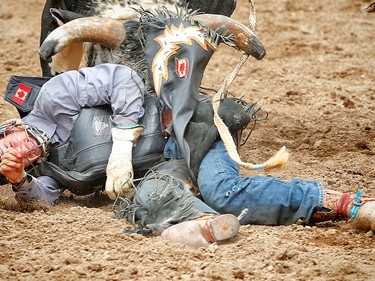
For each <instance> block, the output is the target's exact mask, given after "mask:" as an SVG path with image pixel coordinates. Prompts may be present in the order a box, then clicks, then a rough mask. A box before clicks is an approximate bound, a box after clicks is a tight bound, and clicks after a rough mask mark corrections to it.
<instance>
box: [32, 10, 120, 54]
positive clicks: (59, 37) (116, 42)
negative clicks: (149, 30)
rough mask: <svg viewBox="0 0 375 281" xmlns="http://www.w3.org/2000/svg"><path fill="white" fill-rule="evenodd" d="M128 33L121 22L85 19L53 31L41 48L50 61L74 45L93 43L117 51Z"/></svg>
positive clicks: (40, 50) (104, 19)
mask: <svg viewBox="0 0 375 281" xmlns="http://www.w3.org/2000/svg"><path fill="white" fill-rule="evenodd" d="M125 35H126V31H125V28H124V24H123V22H121V21H118V20H114V19H110V18H101V17H85V18H79V19H75V20H72V21H70V22H68V23H66V24H64V25H62V26H60V27H59V28H56V29H55V30H53V31H52V32H51V33H50V34H49V35H48V36H47V38H46V39H45V40H44V42H43V43H42V45H41V46H40V48H39V54H40V56H41V57H42V58H43V59H48V58H50V57H52V56H53V55H55V54H56V53H58V52H60V51H61V50H62V49H64V48H65V47H67V46H69V45H70V44H73V43H83V42H93V43H99V44H102V45H104V46H106V47H108V48H110V49H116V48H117V47H119V46H120V44H121V42H122V41H123V40H124V39H125Z"/></svg>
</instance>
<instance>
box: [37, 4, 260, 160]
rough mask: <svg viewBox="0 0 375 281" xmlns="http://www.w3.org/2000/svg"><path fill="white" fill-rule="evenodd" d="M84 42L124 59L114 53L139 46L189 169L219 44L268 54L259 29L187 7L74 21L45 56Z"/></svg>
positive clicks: (51, 40)
mask: <svg viewBox="0 0 375 281" xmlns="http://www.w3.org/2000/svg"><path fill="white" fill-rule="evenodd" d="M140 30H141V31H142V32H139V31H140ZM140 34H141V35H143V38H141V37H142V36H141V35H140ZM176 38H177V39H176ZM91 39H92V40H91ZM78 42H81V43H82V42H94V43H96V44H99V45H100V46H104V49H100V51H103V52H104V51H107V52H110V53H111V54H112V58H114V57H117V58H118V56H117V55H116V56H113V52H116V51H118V52H120V53H121V54H122V53H123V52H125V53H126V52H129V48H128V47H126V46H127V45H131V44H135V49H138V52H139V50H140V51H141V53H142V54H141V57H140V58H141V59H140V60H139V61H138V63H140V64H141V65H144V69H146V72H147V75H146V76H145V79H146V82H147V84H148V86H149V87H150V89H151V91H153V92H155V93H156V94H157V95H158V97H160V98H161V99H162V100H163V102H164V103H165V105H166V106H167V107H169V108H170V109H171V111H172V124H171V127H170V128H169V129H170V133H171V134H172V135H173V136H174V137H175V139H176V141H177V143H178V145H179V147H180V148H181V150H182V152H183V155H185V157H186V158H185V160H186V161H187V164H188V165H189V167H190V156H191V155H190V148H189V144H188V143H187V141H186V138H185V136H184V133H185V130H186V127H187V124H188V122H189V120H190V119H191V117H192V115H193V112H194V108H195V105H196V97H197V95H198V89H199V86H200V83H201V80H202V77H203V73H204V70H205V67H206V65H207V63H208V62H209V60H210V58H211V56H212V54H213V53H214V51H215V50H216V49H217V47H218V45H219V44H220V43H225V44H227V45H229V46H231V47H234V48H236V49H238V50H241V51H244V52H245V53H247V54H248V55H251V56H253V57H255V58H256V59H262V58H263V57H264V55H265V49H264V47H263V45H262V44H261V42H260V41H259V39H258V38H257V36H256V35H255V33H254V31H253V30H251V29H250V28H248V27H246V26H245V25H243V24H241V23H239V22H237V21H235V20H233V19H230V18H229V17H226V16H221V15H213V14H197V13H195V12H192V13H191V11H190V12H189V11H187V10H185V9H181V11H180V12H177V13H176V14H173V13H171V12H170V11H169V12H166V11H164V12H162V11H160V10H159V11H157V12H156V13H151V12H143V13H141V17H140V19H136V20H126V21H119V20H113V19H108V18H101V17H83V18H79V19H74V20H72V21H70V22H67V23H66V24H64V25H62V26H60V27H59V28H57V29H56V30H54V31H53V32H51V33H50V34H49V35H48V36H47V38H46V39H45V40H44V42H43V43H42V45H41V47H40V50H39V53H40V55H41V57H42V58H44V59H48V58H51V57H52V56H54V55H55V54H57V53H59V52H60V51H61V50H63V49H64V48H66V47H67V46H69V45H71V44H73V43H74V44H76V43H78ZM144 46H145V49H143V48H142V47H144ZM105 49H107V50H105ZM96 50H98V49H96ZM130 54H133V52H130ZM142 57H143V58H142ZM142 60H143V61H142ZM104 62H113V61H104ZM114 63H118V61H115V62H114ZM90 64H93V65H94V64H95V61H94V60H93V61H92V62H89V64H88V66H90ZM125 64H126V63H125Z"/></svg>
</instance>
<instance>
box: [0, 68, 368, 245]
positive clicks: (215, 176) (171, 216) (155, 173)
mask: <svg viewBox="0 0 375 281" xmlns="http://www.w3.org/2000/svg"><path fill="white" fill-rule="evenodd" d="M103 70H106V71H107V72H108V73H111V75H108V76H105V75H104V74H103V73H104V71H103ZM111 70H112V71H111ZM99 71H102V72H103V73H101V75H100V76H99V75H97V74H98V72H99ZM83 74H85V79H86V80H85V81H87V85H88V86H87V87H88V88H87V90H88V91H87V92H85V95H84V96H82V95H79V96H77V95H76V94H74V93H76V92H80V93H83V91H81V89H80V90H78V89H76V88H74V87H70V88H65V86H66V85H68V84H67V83H69V82H68V81H70V82H71V81H73V80H72V77H76V78H77V77H84V76H83ZM124 76H125V77H128V79H123V78H124ZM99 77H100V78H99ZM115 77H121V78H122V79H123V80H122V81H127V83H126V84H121V85H119V84H118V83H117V82H116V81H114V80H115ZM130 77H131V78H130ZM133 79H134V80H133ZM76 81H78V80H76ZM104 81H111V82H104ZM85 83H86V82H85ZM98 83H99V84H100V85H103V84H102V83H104V85H109V84H111V83H113V84H111V87H113V91H111V90H109V89H111V88H107V89H108V93H104V92H102V91H101V89H103V88H99V87H95V85H96V86H97V85H98ZM70 85H75V84H74V82H72V84H70ZM79 85H82V84H79ZM89 87H94V88H91V89H90V90H89ZM142 87H143V84H142V81H141V79H140V78H139V77H138V76H137V75H136V73H134V72H133V71H131V70H130V69H129V68H127V67H123V66H117V65H101V66H99V67H94V68H92V69H86V68H85V69H82V70H81V71H80V72H76V71H72V72H67V73H65V74H61V75H59V76H57V77H56V78H52V79H51V80H50V81H49V82H47V83H45V85H44V86H43V88H42V89H41V94H40V95H39V96H38V99H37V100H36V102H35V106H34V108H37V109H38V110H34V111H32V112H31V113H30V114H29V115H27V116H26V117H24V118H23V120H22V122H21V123H19V122H16V121H14V120H13V121H12V120H11V121H8V122H5V123H4V125H3V126H2V130H1V139H0V148H1V163H0V172H1V173H2V174H3V175H4V176H6V177H7V178H8V180H9V182H10V183H11V184H12V188H13V191H14V193H15V195H16V197H17V198H19V199H20V200H44V201H46V202H54V201H55V200H57V199H58V198H59V196H60V195H61V194H62V192H63V190H64V188H65V186H66V185H65V183H66V182H67V179H66V177H67V176H66V175H69V173H66V174H64V171H62V170H52V173H53V172H58V173H57V174H56V178H54V177H53V176H51V175H50V172H51V171H50V170H49V169H48V167H49V166H46V164H48V163H49V164H50V165H53V163H50V161H56V160H59V157H58V156H56V153H58V152H59V153H63V152H62V151H59V147H62V148H63V149H64V150H66V149H65V148H66V146H64V144H67V143H69V146H72V147H74V146H75V145H77V144H75V143H74V142H72V141H74V140H76V139H80V140H81V142H82V143H83V144H85V141H84V140H85V138H84V137H83V136H86V137H89V138H90V136H91V138H93V132H91V131H90V130H89V129H88V128H90V127H91V126H89V125H88V124H90V123H88V122H90V121H88V120H98V118H101V117H103V114H104V113H103V111H98V112H95V114H96V115H95V114H94V115H95V116H96V118H95V117H94V118H92V119H87V117H86V118H84V117H82V116H85V115H83V114H82V112H83V111H85V110H84V109H83V107H84V106H97V105H105V104H108V103H109V100H111V106H112V109H113V112H120V113H119V114H115V115H114V116H113V117H112V121H110V122H116V124H117V125H119V124H124V123H122V122H126V121H125V119H126V120H127V121H129V120H131V118H132V116H135V117H133V118H134V119H133V120H134V121H130V122H133V123H131V126H134V125H135V124H138V116H139V115H140V112H141V105H142V94H141V93H142ZM78 88H79V87H78ZM104 88H105V87H104ZM62 89H63V90H62ZM67 89H73V91H69V90H67ZM65 90H67V91H68V94H66V95H63V92H64V91H65ZM121 90H125V91H126V94H124V95H123V96H124V97H125V99H126V100H127V102H126V103H123V104H128V102H129V101H130V100H132V101H133V103H130V105H129V106H135V107H136V109H135V110H131V109H126V110H125V109H123V110H121V107H119V108H116V107H117V106H116V105H115V101H116V98H115V96H116V91H121ZM56 91H60V93H59V95H56ZM61 91H62V92H61ZM132 92H133V94H132ZM134 93H135V94H134ZM104 95H108V96H104ZM132 97H133V98H132ZM61 98H63V99H64V102H68V100H69V99H71V101H70V102H69V103H68V104H70V105H71V107H70V108H69V109H67V108H63V107H62V106H61V104H62V103H61V102H58V101H60V99H61ZM81 98H84V100H81ZM65 104H67V103H65ZM73 104H75V105H76V106H75V107H74V106H73ZM73 108H75V110H74V109H73ZM223 108H224V109H225V110H222V111H221V116H222V117H223V118H224V119H226V123H227V124H228V125H229V126H231V125H230V124H231V123H232V124H233V122H231V120H230V116H234V115H235V116H237V117H239V116H240V118H239V119H238V118H237V120H240V121H241V122H240V124H237V127H235V126H234V127H233V128H231V131H232V132H237V131H238V130H239V128H243V126H244V125H247V123H248V122H249V120H250V119H251V118H246V116H249V114H250V115H252V114H254V111H251V112H250V113H248V112H245V111H244V110H243V106H240V105H239V104H237V103H230V102H228V103H226V104H223ZM210 109H211V110H210ZM67 110H68V112H71V114H68V112H67ZM91 110H96V108H90V109H89V111H91ZM234 111H236V112H237V114H233V112H234ZM228 112H229V114H227V115H225V113H228ZM51 113H53V114H51ZM80 113H81V114H80ZM202 114H203V115H202ZM57 115H59V118H58V119H56V118H55V117H56V116H57ZM212 115H213V112H212V107H211V103H210V102H209V100H206V99H202V100H199V101H198V102H197V106H196V110H195V112H194V115H193V117H192V119H191V122H189V125H188V127H187V132H188V134H189V137H187V141H188V144H189V145H190V148H191V151H192V153H194V155H192V157H191V159H192V161H191V165H190V169H189V168H188V166H187V165H186V162H185V161H184V160H180V158H182V157H183V156H182V155H181V151H180V150H179V148H178V146H177V145H176V142H175V141H174V140H173V138H169V140H168V142H167V145H166V147H165V149H164V154H165V155H166V156H167V157H168V158H169V159H170V160H169V161H162V162H161V163H157V164H156V165H155V166H153V167H152V168H151V169H150V171H149V172H148V173H147V174H146V176H145V177H144V179H143V180H142V181H141V183H140V184H139V185H138V186H137V189H136V192H135V196H134V199H133V200H132V201H130V200H127V199H124V198H123V197H122V196H126V195H127V191H128V190H129V189H128V187H126V188H119V189H116V187H115V184H113V182H115V181H114V180H111V182H112V184H110V186H108V177H110V176H111V175H107V180H106V181H107V184H106V192H107V194H108V195H109V196H110V197H111V196H112V197H111V198H113V199H114V198H116V197H118V200H120V201H121V200H122V202H121V204H120V206H119V208H118V209H117V210H116V214H117V216H118V217H127V218H128V219H129V221H130V222H131V223H133V224H134V225H135V226H136V228H138V229H140V230H141V232H142V233H145V234H148V233H151V232H153V233H156V234H160V235H161V236H162V237H163V238H165V239H168V240H172V241H176V242H180V243H183V244H185V245H188V246H192V247H195V248H197V247H200V246H205V245H209V244H210V243H212V242H215V241H222V240H226V239H228V238H230V237H233V236H234V235H236V234H237V232H238V228H239V222H238V220H237V218H236V217H235V216H240V217H241V223H242V224H265V225H289V224H292V223H295V222H296V221H297V220H298V219H302V220H303V221H304V222H306V223H307V222H318V221H324V220H331V219H340V218H342V219H346V218H348V217H350V216H352V217H353V218H354V221H356V222H357V225H358V226H359V227H361V228H364V229H374V226H375V223H374V222H375V211H374V210H375V202H367V201H368V200H370V199H369V198H367V197H361V198H357V199H355V198H354V196H351V195H349V194H342V193H340V192H335V191H332V190H325V189H324V188H323V186H322V184H321V183H319V182H315V181H308V180H300V179H295V180H293V181H291V182H285V181H281V180H280V179H278V178H274V177H261V176H254V177H240V175H239V172H238V165H237V164H236V163H235V162H234V161H233V160H232V159H230V157H229V156H228V154H227V153H226V149H225V147H224V145H223V143H222V141H221V140H218V133H217V130H215V129H214V128H215V125H214V124H213V121H212V120H213V119H212ZM54 116H55V117H54ZM86 116H87V115H86ZM104 116H105V115H104ZM108 116H109V115H108V114H107V116H106V117H108ZM204 116H206V118H203V117H204ZM66 118H72V119H73V120H74V121H75V122H73V123H74V126H72V127H71V128H70V129H69V128H68V129H67V128H66V127H61V125H62V124H64V122H63V121H66ZM122 119H124V120H122ZM101 120H103V122H104V120H105V119H103V118H102V119H101ZM107 120H108V119H107ZM31 122H32V123H31ZM91 122H92V121H91ZM80 123H83V126H82V124H80ZM46 124H47V126H46ZM93 124H95V123H93ZM51 125H52V130H50V127H51ZM232 126H233V125H232ZM77 127H78V128H79V130H76V129H75V128H77ZM96 127H97V124H96ZM138 127H139V126H138ZM138 127H136V128H138ZM82 128H86V129H83V130H82ZM101 128H102V129H105V128H106V126H101ZM109 128H110V126H109V127H108V128H107V130H108V129H109ZM127 130H129V129H127ZM96 132H97V131H96ZM77 134H79V135H80V137H77V136H76V135H77ZM107 134H109V135H111V133H108V131H107ZM62 136H64V137H62ZM207 136H209V137H207ZM116 141H117V140H116V139H115V140H114V142H116ZM59 143H60V145H57V144H59ZM50 144H51V146H50ZM91 144H92V143H91ZM56 145H57V146H56ZM126 147H127V148H128V149H132V145H131V146H126ZM136 147H137V146H136ZM202 147H209V150H208V152H207V153H205V152H203V151H201V150H200V148H202ZM113 148H114V149H116V146H113ZM113 148H112V151H109V153H108V155H107V158H108V157H109V159H111V157H110V156H109V155H112V152H113ZM70 149H72V148H70ZM76 149H81V152H82V151H85V149H84V148H82V147H79V148H76ZM95 149H96V150H93V151H91V153H90V155H98V154H102V153H103V150H100V149H101V148H100V147H96V148H95ZM115 151H116V150H115ZM76 152H77V151H76ZM48 153H49V156H48ZM116 153H117V154H118V155H119V154H120V152H116ZM129 154H130V157H128V158H127V159H128V160H127V163H126V164H127V165H128V164H129V163H130V161H131V159H132V158H131V157H132V155H131V152H129V153H125V155H127V156H128V155H129ZM202 154H203V160H202V161H201V163H200V162H199V160H198V159H200V158H201V157H202V156H201V155H202ZM54 155H55V156H54ZM66 155H69V154H66V153H65V154H63V155H62V156H60V157H64V156H66ZM71 155H75V154H74V153H71ZM47 156H48V158H47ZM53 156H54V157H55V158H52V157H53ZM85 156H86V157H87V156H89V155H88V154H86V155H85ZM195 159H196V160H198V161H195ZM60 160H64V161H60V163H59V164H60V165H61V166H64V165H63V164H62V162H69V161H70V160H71V159H67V158H63V159H60ZM76 160H78V161H77V162H80V160H81V161H83V162H84V161H85V159H84V157H82V155H81V158H77V159H76ZM86 160H87V159H86ZM89 160H93V158H90V159H89ZM157 162H160V161H157ZM64 164H65V165H67V164H66V163H64ZM54 166H56V165H54ZM25 168H26V169H28V173H26V172H25ZM75 168H76V167H73V168H72V169H73V171H74V169H75ZM95 168H101V169H102V170H103V171H104V173H101V171H100V170H96V171H95V172H96V174H101V177H102V178H101V179H100V180H103V178H105V170H106V169H105V166H104V167H103V166H102V167H100V166H96V167H95ZM88 170H89V169H88ZM122 171H125V174H124V175H123V176H124V177H127V176H128V173H129V169H127V168H123V169H121V170H120V171H119V172H118V174H117V176H119V177H120V173H121V172H122ZM43 172H46V173H47V174H49V175H50V176H43ZM68 172H69V171H68ZM75 172H76V174H77V175H78V173H77V171H75ZM131 172H132V171H131ZM195 173H196V174H197V175H198V176H197V179H198V180H197V182H198V186H199V192H200V193H201V196H202V198H203V199H204V201H205V202H206V204H205V203H203V202H202V201H201V200H199V199H198V198H197V197H195V196H193V193H192V192H191V191H190V189H192V190H194V188H191V186H192V185H193V184H192V183H193V182H194V175H195ZM31 174H36V175H39V177H34V176H32V175H31ZM83 174H84V173H83ZM130 177H131V176H130ZM77 178H78V177H77ZM90 178H91V177H90ZM120 178H121V177H120ZM85 179H87V178H85V177H82V178H80V180H81V181H79V180H76V183H75V185H74V184H72V185H71V186H67V188H68V189H70V190H71V191H72V192H74V193H76V194H80V192H79V191H80V190H81V189H84V191H82V190H81V194H87V193H90V192H95V191H97V190H98V187H97V186H98V183H99V182H100V180H99V181H98V179H96V182H95V184H93V183H92V182H90V181H89V183H91V185H90V186H89V188H88V187H87V183H88V182H85V181H84V180H85ZM68 182H69V183H73V180H69V181H68ZM72 186H73V187H72ZM80 187H81V189H80ZM357 201H358V202H357ZM359 201H360V203H359ZM365 202H367V203H365ZM244 210H247V212H243V211H244ZM219 213H222V214H229V213H230V214H233V215H221V216H218V214H219ZM188 234H189V235H188Z"/></svg>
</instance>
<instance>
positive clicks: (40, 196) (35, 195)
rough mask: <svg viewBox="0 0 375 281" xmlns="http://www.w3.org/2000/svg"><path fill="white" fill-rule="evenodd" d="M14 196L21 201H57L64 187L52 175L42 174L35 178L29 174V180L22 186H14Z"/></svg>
mask: <svg viewBox="0 0 375 281" xmlns="http://www.w3.org/2000/svg"><path fill="white" fill-rule="evenodd" d="M12 189H13V192H14V196H15V197H16V198H17V199H19V200H21V201H38V200H41V201H44V202H47V203H53V202H55V201H56V200H57V199H58V198H59V197H60V196H61V194H62V193H63V191H64V189H63V188H61V187H60V185H59V183H58V182H57V181H56V180H54V179H53V178H51V177H47V176H41V177H38V178H35V177H33V176H31V175H27V180H26V182H25V184H24V185H22V186H21V187H18V188H17V187H15V186H12Z"/></svg>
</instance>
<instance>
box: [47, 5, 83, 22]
mask: <svg viewBox="0 0 375 281" xmlns="http://www.w3.org/2000/svg"><path fill="white" fill-rule="evenodd" d="M49 11H50V13H51V15H52V17H53V19H54V20H55V21H56V23H57V24H58V25H59V26H61V25H63V24H65V23H67V22H69V21H72V20H75V19H78V18H83V17H85V16H84V15H81V14H78V13H74V12H71V11H68V10H61V9H56V8H51V9H50V10H49Z"/></svg>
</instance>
